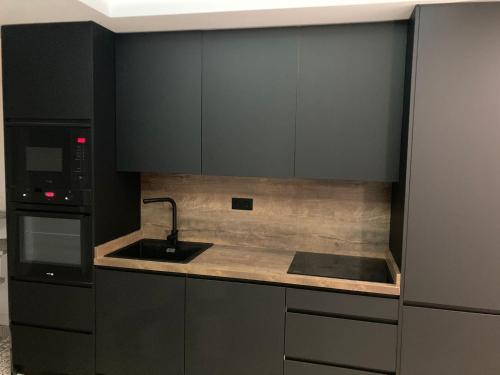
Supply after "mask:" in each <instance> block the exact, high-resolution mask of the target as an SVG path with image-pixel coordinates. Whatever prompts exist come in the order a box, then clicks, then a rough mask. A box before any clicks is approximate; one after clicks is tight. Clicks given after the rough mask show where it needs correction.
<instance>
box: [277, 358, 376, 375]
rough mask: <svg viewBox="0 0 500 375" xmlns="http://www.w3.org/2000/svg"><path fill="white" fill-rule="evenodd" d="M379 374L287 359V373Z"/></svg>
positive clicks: (313, 374)
mask: <svg viewBox="0 0 500 375" xmlns="http://www.w3.org/2000/svg"><path fill="white" fill-rule="evenodd" d="M305 374H307V375H377V374H376V373H374V372H367V371H360V370H351V369H348V368H342V367H334V366H326V365H318V364H314V363H306V362H298V361H289V360H287V361H285V375H305Z"/></svg>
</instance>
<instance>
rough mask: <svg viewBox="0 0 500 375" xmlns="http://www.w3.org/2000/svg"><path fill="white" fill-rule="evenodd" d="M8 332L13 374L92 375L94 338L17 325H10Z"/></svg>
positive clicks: (88, 335) (81, 334)
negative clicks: (15, 372) (10, 332)
mask: <svg viewBox="0 0 500 375" xmlns="http://www.w3.org/2000/svg"><path fill="white" fill-rule="evenodd" d="M11 329H12V353H13V365H14V369H15V371H17V372H20V373H23V374H67V375H73V374H75V375H87V374H89V375H90V374H93V371H94V350H93V341H94V336H93V335H91V334H84V333H73V332H65V331H57V330H50V329H45V328H33V327H25V326H20V325H13V326H12V327H11Z"/></svg>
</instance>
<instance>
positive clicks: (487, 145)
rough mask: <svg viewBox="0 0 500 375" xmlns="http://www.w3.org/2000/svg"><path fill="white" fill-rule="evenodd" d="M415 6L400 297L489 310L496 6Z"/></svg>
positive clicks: (498, 111)
mask: <svg viewBox="0 0 500 375" xmlns="http://www.w3.org/2000/svg"><path fill="white" fill-rule="evenodd" d="M419 9H420V12H419V16H418V18H417V25H416V27H417V30H418V39H417V51H416V53H417V54H418V59H417V63H416V66H415V67H414V70H415V75H416V79H415V83H414V86H413V88H412V90H413V95H414V104H413V105H414V107H413V111H412V112H411V114H410V119H411V124H410V128H411V134H412V139H411V155H410V160H409V168H410V169H411V171H410V173H411V179H410V180H409V182H408V183H409V188H408V191H409V196H407V199H408V210H407V213H406V214H407V222H406V226H407V236H406V260H405V266H404V267H403V271H404V277H405V282H404V294H403V297H404V300H405V302H410V303H412V304H425V305H429V304H430V305H434V306H441V307H451V308H454V309H455V308H456V309H458V310H461V309H463V310H474V311H487V312H496V313H498V312H500V298H499V295H500V272H498V265H499V264H500V251H498V244H499V243H500V225H499V223H500V199H498V191H500V174H499V173H498V172H497V171H498V160H499V159H500V147H499V139H500V126H499V125H498V124H499V119H500V106H499V105H498V93H499V92H500V74H499V66H500V43H499V37H498V36H499V35H500V4H499V3H497V2H495V3H482V4H476V3H469V4H454V5H439V6H429V7H427V6H425V7H420V8H419ZM480 372H481V371H480V370H478V373H480Z"/></svg>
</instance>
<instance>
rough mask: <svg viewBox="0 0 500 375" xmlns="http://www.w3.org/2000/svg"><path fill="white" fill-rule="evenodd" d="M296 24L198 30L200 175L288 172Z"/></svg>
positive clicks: (291, 151)
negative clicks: (200, 52)
mask: <svg viewBox="0 0 500 375" xmlns="http://www.w3.org/2000/svg"><path fill="white" fill-rule="evenodd" d="M296 35H297V34H296V30H295V29H259V30H231V31H212V32H206V33H204V35H203V93H202V100H203V174H209V175H234V176H272V177H291V176H293V169H294V166H293V163H294V161H293V154H294V142H295V141H294V137H295V134H294V133H295V129H294V127H295V105H296V78H297V77H296V75H297V38H296Z"/></svg>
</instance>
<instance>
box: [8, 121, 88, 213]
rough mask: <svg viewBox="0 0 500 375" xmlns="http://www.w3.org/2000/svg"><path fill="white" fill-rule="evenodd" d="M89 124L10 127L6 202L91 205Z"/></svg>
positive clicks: (13, 124) (22, 124) (14, 125)
mask: <svg viewBox="0 0 500 375" xmlns="http://www.w3.org/2000/svg"><path fill="white" fill-rule="evenodd" d="M90 131H91V130H90V127H89V126H88V124H82V125H78V124H45V125H33V124H31V123H17V122H16V123H7V124H6V127H5V137H6V142H5V147H6V167H7V170H6V172H7V183H8V185H7V199H8V200H9V201H13V202H28V203H42V204H58V205H74V206H81V205H86V204H89V202H90V197H91V196H90V194H91V193H90V189H91V166H92V164H91V158H90V155H91V144H90V139H91V136H90V135H91V134H90Z"/></svg>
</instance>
